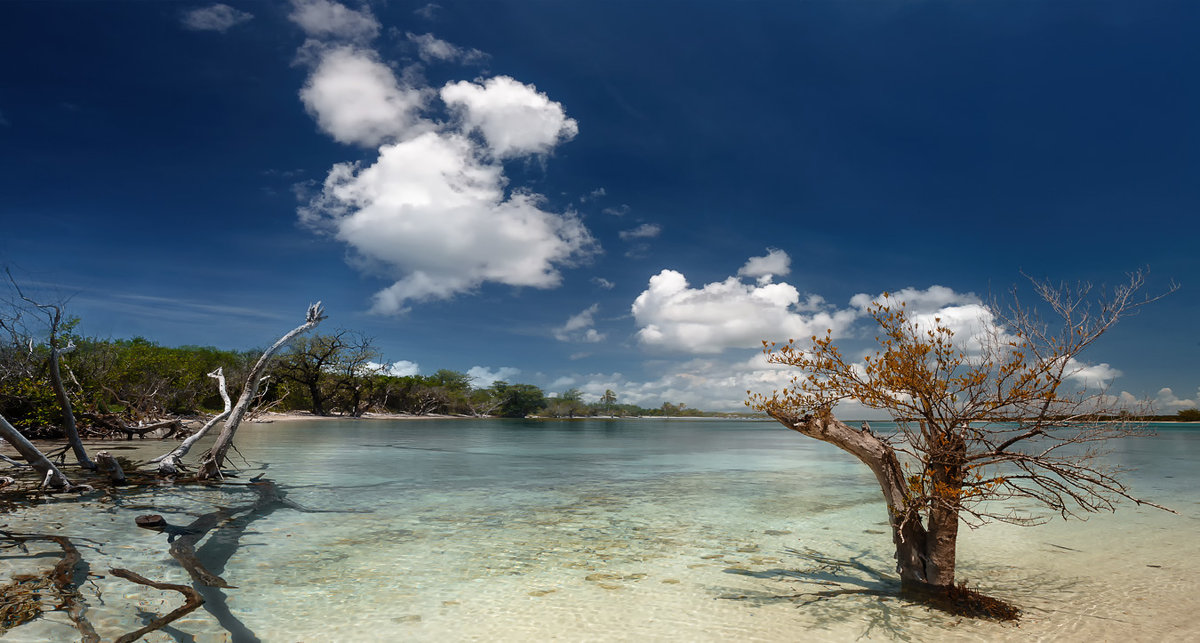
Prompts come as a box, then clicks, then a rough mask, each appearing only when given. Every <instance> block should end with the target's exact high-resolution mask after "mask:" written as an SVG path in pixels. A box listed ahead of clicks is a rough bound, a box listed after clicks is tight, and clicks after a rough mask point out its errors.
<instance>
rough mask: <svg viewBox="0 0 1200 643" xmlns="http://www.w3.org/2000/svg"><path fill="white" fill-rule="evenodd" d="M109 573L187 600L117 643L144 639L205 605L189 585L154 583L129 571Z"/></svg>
mask: <svg viewBox="0 0 1200 643" xmlns="http://www.w3.org/2000/svg"><path fill="white" fill-rule="evenodd" d="M108 571H109V573H110V574H112V575H113V576H117V577H119V578H124V579H125V580H127V581H131V582H134V583H137V584H139V585H146V586H148V587H153V588H154V589H162V590H172V591H176V592H179V593H180V594H183V597H184V599H185V601H184V603H183V605H181V606H179V607H177V608H176V609H174V610H172V611H171V612H170V613H169V614H167V615H166V616H160V617H159V618H156V619H154V620H153V621H150V623H149V624H147V625H146V626H145V627H143V628H142V629H140V630H137V631H136V632H130V633H128V634H123V635H121V636H120V637H118V638H117V639H116V642H115V643H132V642H133V641H136V640H138V639H140V638H142V637H143V636H145V635H146V634H149V633H150V632H153V631H154V630H158V629H162V628H163V627H165V626H166V625H168V624H169V623H171V622H172V621H174V620H176V619H178V618H180V617H182V616H185V615H187V614H189V613H191V612H193V611H195V609H196V608H198V607H200V606H201V605H203V604H204V599H203V598H201V596H200V593H199V592H197V591H196V590H194V589H192V588H191V587H188V586H187V585H175V584H173V583H158V582H155V581H152V580H150V579H148V578H145V577H143V576H139V575H138V574H135V573H133V572H131V571H129V570H128V569H110V570H108Z"/></svg>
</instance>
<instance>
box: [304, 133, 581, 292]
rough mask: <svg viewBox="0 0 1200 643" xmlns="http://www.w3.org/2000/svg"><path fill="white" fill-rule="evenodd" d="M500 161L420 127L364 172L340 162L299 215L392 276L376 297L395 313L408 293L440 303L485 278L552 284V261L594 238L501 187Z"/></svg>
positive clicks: (567, 217)
mask: <svg viewBox="0 0 1200 643" xmlns="http://www.w3.org/2000/svg"><path fill="white" fill-rule="evenodd" d="M503 186H504V176H503V172H502V169H501V168H500V167H499V166H496V165H491V164H487V163H485V162H483V161H482V160H481V159H480V158H479V156H478V153H477V150H476V149H475V147H474V144H473V143H472V142H471V141H470V140H469V139H467V138H466V137H465V136H463V135H461V134H454V133H436V132H427V133H425V134H422V135H420V136H417V137H416V138H413V139H411V140H407V141H403V142H399V143H395V144H391V145H385V146H383V147H381V148H380V150H379V158H378V159H377V160H376V162H375V163H374V164H373V165H371V166H369V167H366V168H359V167H358V166H356V165H354V164H339V165H337V166H335V167H334V168H333V170H331V171H330V173H329V176H328V178H327V179H326V180H325V185H324V189H323V191H322V193H321V195H319V196H318V197H317V198H316V199H315V200H314V201H313V203H312V204H310V206H309V207H307V208H303V209H302V212H301V216H302V218H303V219H304V220H306V221H307V222H309V223H310V224H314V225H319V226H322V227H327V228H329V229H332V231H333V233H334V234H335V236H336V237H337V238H338V239H341V240H342V241H345V242H346V243H347V244H349V245H350V247H351V248H353V249H354V250H355V251H356V252H357V253H358V254H359V256H360V259H362V260H363V262H364V265H365V266H367V267H369V268H371V269H372V270H373V271H374V272H381V273H383V274H389V275H395V276H397V277H398V279H397V281H396V282H395V283H394V284H393V285H392V286H390V287H388V288H387V289H385V290H383V291H381V292H379V293H378V294H376V296H375V310H376V311H377V312H383V313H395V312H400V311H402V310H403V309H404V303H405V302H406V301H407V300H410V299H417V300H420V299H445V298H448V297H450V296H452V295H454V294H456V293H460V292H465V291H469V290H472V289H474V288H476V287H477V286H479V285H481V284H482V283H484V282H487V281H490V282H497V283H502V284H508V285H512V286H533V287H536V288H550V287H553V286H557V285H558V284H559V282H560V279H561V276H560V273H559V272H558V269H557V268H556V266H557V265H560V264H563V263H568V262H570V261H571V260H572V258H574V257H578V256H582V255H586V254H587V253H588V252H590V250H591V248H592V246H593V240H592V237H591V235H590V233H589V232H588V230H587V229H586V228H585V227H584V226H583V224H582V223H581V222H580V221H579V220H578V218H576V217H575V216H574V215H571V214H569V213H568V214H561V215H560V214H554V213H551V212H547V211H545V210H542V209H541V207H540V199H539V198H538V197H537V196H536V195H533V194H529V193H524V192H514V193H512V194H509V195H507V196H506V195H505V193H504V189H503Z"/></svg>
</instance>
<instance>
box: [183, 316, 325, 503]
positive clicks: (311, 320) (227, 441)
mask: <svg viewBox="0 0 1200 643" xmlns="http://www.w3.org/2000/svg"><path fill="white" fill-rule="evenodd" d="M322 319H325V314H324V309H323V308H321V302H319V301H318V302H317V303H315V304H313V305H311V306H309V307H308V313H307V314H306V315H305V320H304V323H303V324H301V325H299V326H297V327H296V328H294V329H292V331H291V332H289V333H288V334H286V335H284V336H283V337H280V338H279V341H277V342H275V344H274V345H273V346H271V347H270V348H268V349H267V350H266V351H265V352H263V354H262V357H260V358H258V362H257V363H255V364H254V368H252V369H250V374H249V375H247V376H246V385H245V386H244V387H243V388H242V395H241V397H239V398H238V401H237V405H236V406H234V407H233V411H231V412H230V414H229V419H228V420H226V421H225V427H224V428H223V429H222V430H221V434H220V435H218V436H217V442H216V444H213V446H212V448H211V449H209V450H208V453H206V454H205V455H204V458H203V460H201V462H200V472H199V474H197V476H196V477H197V478H199V479H200V480H209V479H212V478H220V477H221V465H222V464H224V463H225V454H226V453H227V452H228V451H229V448H230V447H231V446H233V436H234V434H235V433H236V432H237V428H238V425H239V424H241V422H242V417H243V416H244V415H246V411H247V410H249V408H250V404H251V402H253V401H254V396H255V395H256V394H257V393H258V386H259V383H260V382H261V381H262V377H263V373H264V372H265V371H266V370H267V366H268V365H269V364H270V363H271V358H272V357H274V356H275V353H277V352H279V350H280V349H281V348H283V347H284V346H285V345H287V343H288V342H290V341H292V339H293V338H295V337H296V336H297V335H300V334H301V333H305V332H307V331H309V330H312V329H313V328H316V326H317V324H320V323H321V320H322Z"/></svg>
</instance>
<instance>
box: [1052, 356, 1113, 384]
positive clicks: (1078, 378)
mask: <svg viewBox="0 0 1200 643" xmlns="http://www.w3.org/2000/svg"><path fill="white" fill-rule="evenodd" d="M1063 374H1064V376H1065V377H1066V379H1069V380H1073V381H1075V382H1076V383H1078V384H1080V385H1081V386H1084V387H1086V388H1105V387H1107V386H1108V385H1109V383H1111V382H1112V381H1113V380H1114V379H1116V378H1118V377H1120V376H1121V371H1119V370H1117V369H1115V368H1113V367H1112V366H1109V365H1108V364H1107V363H1103V362H1102V363H1100V364H1086V363H1084V362H1081V361H1079V360H1076V359H1071V360H1068V361H1067V368H1066V370H1065V371H1064V372H1063Z"/></svg>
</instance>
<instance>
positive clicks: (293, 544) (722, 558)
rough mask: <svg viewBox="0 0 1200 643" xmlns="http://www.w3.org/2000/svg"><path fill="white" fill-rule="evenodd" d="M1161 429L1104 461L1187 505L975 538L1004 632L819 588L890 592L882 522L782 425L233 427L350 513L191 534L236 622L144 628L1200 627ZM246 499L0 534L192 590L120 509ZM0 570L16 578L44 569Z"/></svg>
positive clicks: (1178, 487)
mask: <svg viewBox="0 0 1200 643" xmlns="http://www.w3.org/2000/svg"><path fill="white" fill-rule="evenodd" d="M1157 428H1158V431H1159V433H1158V435H1157V436H1156V437H1153V438H1138V439H1131V440H1124V441H1121V442H1119V443H1115V444H1114V445H1113V446H1114V447H1115V451H1114V453H1113V454H1112V455H1111V456H1110V457H1111V458H1112V461H1113V462H1116V463H1120V464H1122V465H1124V466H1129V467H1134V468H1136V470H1135V471H1133V472H1132V473H1130V474H1128V475H1127V476H1126V480H1127V481H1129V482H1130V484H1131V486H1132V487H1133V489H1134V490H1135V491H1136V492H1138V493H1140V494H1142V495H1144V496H1145V497H1147V498H1149V499H1152V500H1154V501H1156V502H1160V503H1163V504H1167V505H1169V506H1171V507H1172V508H1174V509H1175V510H1176V511H1179V512H1180V513H1179V515H1173V514H1168V513H1165V512H1161V511H1157V510H1150V509H1144V508H1137V507H1133V506H1130V505H1127V506H1125V507H1123V508H1122V510H1121V511H1119V512H1118V513H1117V514H1116V515H1104V516H1098V517H1096V518H1094V519H1092V520H1090V521H1088V522H1078V521H1072V522H1063V521H1061V520H1059V521H1055V522H1052V523H1050V524H1048V525H1045V526H1042V527H1037V528H1015V527H1010V526H1005V525H996V526H989V527H985V528H983V529H980V530H978V531H968V532H966V533H965V534H964V536H963V538H962V541H961V543H960V575H961V576H965V577H967V578H970V579H971V580H972V581H974V583H975V584H978V585H980V586H981V587H983V588H984V589H986V590H987V591H989V592H991V593H994V594H996V595H999V596H1002V597H1005V598H1009V599H1010V600H1013V601H1014V602H1017V603H1018V604H1020V605H1022V607H1025V608H1026V612H1027V616H1026V620H1025V621H1024V622H1023V623H1022V625H1021V627H1020V628H1014V627H1012V626H1002V625H995V624H990V623H977V622H971V621H967V622H959V621H957V620H956V619H949V618H946V617H944V616H943V615H940V614H936V613H930V612H928V611H927V610H925V609H923V608H920V607H914V606H911V605H906V604H902V603H899V602H897V601H895V600H889V599H880V598H879V597H874V596H867V595H847V596H839V597H836V598H830V599H827V600H815V594H814V592H818V591H821V590H823V589H828V588H830V587H832V586H831V585H828V584H827V583H830V582H834V581H836V582H839V583H841V586H844V587H859V588H865V589H883V588H886V587H888V582H889V581H888V579H889V578H890V575H891V569H892V564H891V560H890V555H891V550H890V545H891V543H890V535H888V534H887V527H886V518H885V515H884V508H883V505H882V502H881V500H880V498H879V492H878V489H877V487H876V486H875V482H874V479H873V477H872V476H871V474H870V473H869V471H867V470H866V468H865V467H863V466H862V465H860V464H858V463H857V462H856V461H855V460H853V459H852V458H850V457H849V456H846V455H845V454H843V453H841V452H840V451H838V450H836V449H834V448H833V447H830V446H828V445H824V444H822V443H819V442H816V441H814V440H811V439H808V438H805V437H803V436H800V435H797V434H795V433H792V432H790V431H787V430H785V429H783V428H782V427H780V426H779V425H777V424H775V423H771V422H750V421H719V420H651V419H644V420H615V421H614V420H581V421H571V422H542V421H499V420H487V421H474V420H420V421H382V420H360V421H339V420H329V421H312V422H289V423H276V424H266V425H253V424H251V425H246V426H244V427H243V429H242V431H241V432H239V438H238V446H239V449H240V451H241V453H242V454H243V455H244V457H245V459H246V462H245V463H243V466H244V467H245V468H246V469H247V471H248V472H249V471H253V472H255V473H259V472H262V471H265V472H266V473H267V474H268V475H269V476H270V477H272V478H273V479H275V480H276V481H277V482H278V483H279V484H280V485H281V486H282V487H283V488H285V489H287V490H288V498H289V499H291V500H295V501H297V502H299V503H301V504H303V505H305V506H307V507H310V508H313V509H320V510H337V511H342V512H346V513H303V512H299V511H294V510H290V509H281V510H277V511H275V512H273V513H271V514H270V515H268V516H265V517H262V518H260V519H257V520H255V521H253V522H251V523H249V524H248V525H244V530H243V531H241V532H240V533H238V534H237V541H236V543H233V542H229V541H228V538H226V542H218V541H214V540H213V539H211V538H210V539H209V541H207V542H206V543H202V547H201V551H200V555H201V556H202V559H204V558H206V559H207V560H208V561H223V562H224V565H223V571H222V572H220V573H222V575H223V576H224V577H225V578H226V579H227V580H228V581H229V582H230V583H231V584H233V585H236V586H237V589H234V590H229V591H227V592H225V597H224V601H225V603H226V604H227V607H228V614H218V615H213V614H210V613H208V612H204V611H199V612H196V613H194V614H193V615H190V616H189V617H187V618H185V619H183V620H181V621H179V622H177V623H176V624H175V632H176V633H175V635H174V638H172V636H171V635H169V634H156V635H153V636H152V637H151V639H150V640H163V641H167V640H192V639H188V638H187V637H193V638H194V640H200V641H209V640H212V641H220V640H229V639H231V638H232V639H234V640H254V638H258V639H260V640H264V641H302V640H308V641H324V640H379V641H391V640H428V641H446V640H489V641H490V640H533V639H537V640H541V639H551V638H553V639H558V640H728V639H730V638H735V639H737V640H796V639H797V638H804V639H809V640H813V639H815V640H846V639H854V638H859V637H864V636H865V637H866V638H872V639H874V638H878V639H883V640H887V639H895V638H900V639H915V640H930V639H949V638H952V639H964V638H965V639H978V640H995V639H1004V638H1013V639H1018V638H1019V639H1027V638H1040V637H1044V638H1064V637H1065V638H1072V639H1082V638H1095V637H1097V636H1099V637H1100V638H1102V639H1103V638H1109V639H1113V638H1121V639H1122V640H1129V639H1133V640H1152V639H1160V640H1161V639H1162V638H1164V637H1165V638H1176V639H1179V638H1188V637H1196V636H1200V624H1198V623H1197V621H1196V619H1195V618H1193V617H1192V616H1191V614H1192V613H1195V611H1196V608H1198V607H1200V604H1198V603H1197V601H1198V599H1197V598H1196V597H1197V595H1200V592H1197V591H1196V590H1198V589H1200V584H1198V582H1200V581H1197V579H1198V578H1200V544H1198V543H1197V541H1198V540H1200V539H1198V538H1197V537H1196V535H1197V534H1198V533H1200V529H1197V528H1198V527H1200V494H1198V493H1197V491H1196V490H1197V488H1198V487H1200V466H1198V464H1200V430H1197V429H1186V428H1180V427H1178V426H1175V425H1162V426H1160V427H1157ZM113 446H114V447H129V446H133V447H135V450H132V451H124V453H125V454H128V455H131V456H134V457H148V456H150V455H155V454H157V453H158V452H160V451H161V450H164V445H162V444H160V443H157V442H132V443H129V442H122V443H113ZM243 501H244V499H243V498H239V497H238V495H237V494H234V493H230V492H223V491H205V490H195V489H191V490H184V491H180V490H178V489H174V488H171V487H160V488H155V489H148V490H144V491H142V492H141V493H138V494H133V495H130V496H127V497H125V498H124V499H123V501H122V503H123V504H122V506H120V507H111V506H107V505H102V504H99V503H94V504H92V505H90V506H88V507H85V508H84V509H83V510H82V511H81V510H80V508H79V507H78V506H77V505H74V504H72V503H49V504H47V505H42V506H39V507H36V508H32V509H30V510H28V511H26V512H24V513H19V514H11V515H8V516H4V518H3V522H6V523H7V524H8V525H9V526H8V527H6V529H10V530H14V531H42V532H46V531H50V532H52V533H65V534H68V535H71V536H73V537H87V538H90V539H91V540H93V541H95V542H96V543H98V544H95V545H89V546H90V549H88V550H85V551H84V555H85V557H86V558H87V559H88V560H89V562H90V563H91V565H92V568H93V570H97V571H100V572H102V571H103V570H105V569H107V568H108V567H110V566H123V567H128V568H130V569H132V570H134V571H136V572H138V573H141V574H143V575H145V576H148V577H151V578H155V579H162V580H166V581H168V582H180V583H184V582H187V577H186V573H184V572H183V570H182V569H180V568H179V566H178V565H177V564H176V563H175V562H174V560H172V559H171V558H170V557H169V556H168V555H167V553H166V552H167V545H166V543H165V537H164V536H162V535H158V534H153V533H151V532H146V531H142V530H138V529H136V528H133V527H132V523H133V517H134V516H136V515H139V514H143V513H162V514H163V515H165V516H166V517H167V518H168V520H170V521H171V522H173V523H184V524H186V523H187V522H189V521H190V520H191V519H192V518H191V516H190V515H188V513H187V512H192V513H193V514H195V513H200V512H204V511H209V510H211V508H212V507H213V506H215V505H225V506H228V505H232V504H237V503H238V502H243ZM235 544H236V545H237V548H236V549H233V547H232V545H235ZM813 556H816V557H819V558H833V559H837V560H841V561H847V560H849V559H853V560H854V561H855V563H856V564H857V565H858V567H856V566H855V565H853V564H844V565H841V566H835V565H832V564H830V563H828V562H826V563H824V564H822V563H821V562H819V561H817V560H814V558H813ZM0 562H2V563H3V564H4V565H5V566H7V567H9V568H10V570H9V571H19V570H20V569H19V568H21V567H22V566H23V565H24V566H28V565H35V566H36V565H44V564H45V559H42V560H37V559H34V560H32V561H30V560H18V559H14V558H6V559H3V560H2V561H0ZM822 583H826V584H822ZM97 593H98V595H99V598H97ZM84 595H85V597H87V598H89V604H90V605H91V606H92V607H91V610H90V612H89V616H90V617H91V618H92V620H93V622H95V623H96V624H97V628H98V629H100V631H101V634H102V636H104V637H105V638H111V637H113V636H116V635H117V633H119V632H121V631H128V630H132V629H135V628H136V627H138V626H140V625H141V623H142V620H140V619H139V618H138V616H137V613H138V609H141V610H142V612H143V613H144V614H149V613H164V612H166V611H168V610H169V609H171V607H173V606H174V605H177V604H178V598H177V595H174V594H171V593H163V592H157V591H154V590H146V589H145V588H141V587H137V586H132V585H129V584H127V583H124V582H123V581H120V580H119V579H114V578H103V579H94V580H93V581H92V583H90V584H88V585H86V586H85V588H84ZM101 599H102V600H103V603H102V604H101V602H100V600H101ZM164 601H165V602H164ZM214 611H217V612H220V610H218V609H215V608H214ZM143 618H144V617H143ZM68 628H69V625H68V624H67V622H66V620H65V617H63V616H62V615H61V614H54V615H51V616H50V617H48V618H46V619H44V620H43V621H41V622H39V623H36V624H30V625H27V626H25V627H23V628H21V629H19V630H16V631H13V632H10V633H9V634H8V638H10V639H11V640H30V641H34V640H69V639H71V638H73V634H72V630H70V629H68ZM230 632H233V633H234V634H231V633H230ZM1118 635H1119V636H1118ZM156 637H157V638H156Z"/></svg>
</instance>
